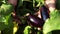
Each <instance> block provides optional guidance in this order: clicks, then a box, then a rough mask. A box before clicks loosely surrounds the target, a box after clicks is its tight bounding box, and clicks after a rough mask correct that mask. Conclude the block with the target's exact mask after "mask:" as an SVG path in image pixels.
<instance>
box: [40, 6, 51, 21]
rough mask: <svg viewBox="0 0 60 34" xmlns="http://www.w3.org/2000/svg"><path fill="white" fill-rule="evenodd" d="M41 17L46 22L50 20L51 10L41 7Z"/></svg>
mask: <svg viewBox="0 0 60 34" xmlns="http://www.w3.org/2000/svg"><path fill="white" fill-rule="evenodd" d="M40 11H41V16H42V18H43V20H44V21H45V20H46V19H47V18H49V12H50V11H49V9H48V8H47V7H46V6H44V5H43V6H42V7H41V10H40Z"/></svg>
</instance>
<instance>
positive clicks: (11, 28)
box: [0, 0, 60, 34]
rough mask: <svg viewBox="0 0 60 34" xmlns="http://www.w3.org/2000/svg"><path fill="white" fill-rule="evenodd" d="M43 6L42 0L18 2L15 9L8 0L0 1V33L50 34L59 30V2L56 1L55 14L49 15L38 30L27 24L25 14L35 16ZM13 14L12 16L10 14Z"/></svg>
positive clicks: (58, 0)
mask: <svg viewBox="0 0 60 34" xmlns="http://www.w3.org/2000/svg"><path fill="white" fill-rule="evenodd" d="M43 4H44V0H18V2H17V5H16V7H14V6H13V5H12V4H10V3H8V0H0V31H1V34H30V32H32V34H52V33H54V32H52V31H55V30H60V11H59V10H60V0H57V1H56V9H59V10H55V12H52V13H50V17H51V18H50V19H47V20H46V22H45V23H44V26H43V29H42V30H38V27H34V26H32V25H31V24H29V23H28V22H27V16H26V14H27V13H31V14H33V15H34V14H35V13H36V12H37V11H38V10H39V8H40V7H41V6H42V5H43ZM13 12H15V13H16V15H15V16H14V15H13V14H12V13H13Z"/></svg>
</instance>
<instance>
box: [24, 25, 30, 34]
mask: <svg viewBox="0 0 60 34" xmlns="http://www.w3.org/2000/svg"><path fill="white" fill-rule="evenodd" d="M30 29H31V26H26V27H25V30H24V34H29V32H30Z"/></svg>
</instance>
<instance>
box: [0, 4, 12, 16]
mask: <svg viewBox="0 0 60 34" xmlns="http://www.w3.org/2000/svg"><path fill="white" fill-rule="evenodd" d="M12 11H13V6H12V5H10V4H2V5H1V6H0V14H1V15H5V16H6V15H9V14H10V13H11V12H12Z"/></svg>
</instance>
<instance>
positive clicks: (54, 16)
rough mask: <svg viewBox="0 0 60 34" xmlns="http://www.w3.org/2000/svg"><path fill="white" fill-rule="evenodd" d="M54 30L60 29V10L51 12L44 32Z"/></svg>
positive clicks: (45, 33)
mask: <svg viewBox="0 0 60 34" xmlns="http://www.w3.org/2000/svg"><path fill="white" fill-rule="evenodd" d="M53 30H60V11H57V10H55V11H53V12H50V19H47V20H46V22H45V24H44V26H43V33H44V34H47V33H48V32H51V31H53ZM49 34H50V33H49Z"/></svg>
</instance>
